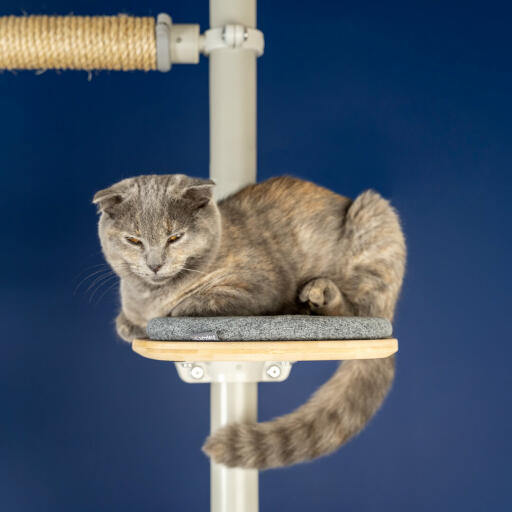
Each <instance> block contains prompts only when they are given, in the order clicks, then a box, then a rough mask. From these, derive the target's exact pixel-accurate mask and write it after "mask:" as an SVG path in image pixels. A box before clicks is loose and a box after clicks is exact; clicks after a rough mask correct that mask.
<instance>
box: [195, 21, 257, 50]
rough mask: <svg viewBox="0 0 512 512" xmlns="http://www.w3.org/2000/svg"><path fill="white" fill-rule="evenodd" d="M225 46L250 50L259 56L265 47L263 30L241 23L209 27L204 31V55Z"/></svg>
mask: <svg viewBox="0 0 512 512" xmlns="http://www.w3.org/2000/svg"><path fill="white" fill-rule="evenodd" d="M226 48H241V49H243V50H251V51H253V52H255V53H256V55H257V56H258V57H260V56H261V55H263V50H264V48H265V40H264V38H263V32H261V31H259V30H257V29H255V28H249V27H244V26H243V25H225V26H224V27H217V28H211V29H209V30H207V31H206V32H205V33H204V44H203V48H202V51H203V53H204V54H205V55H209V54H210V53H211V52H213V51H215V50H223V49H226Z"/></svg>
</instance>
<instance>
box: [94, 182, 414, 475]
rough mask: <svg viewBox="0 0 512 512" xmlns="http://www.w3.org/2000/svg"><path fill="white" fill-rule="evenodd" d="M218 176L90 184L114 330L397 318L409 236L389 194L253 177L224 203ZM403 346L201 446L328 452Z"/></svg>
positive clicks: (252, 462) (372, 397)
mask: <svg viewBox="0 0 512 512" xmlns="http://www.w3.org/2000/svg"><path fill="white" fill-rule="evenodd" d="M213 185H214V183H213V182H212V181H210V180H203V179H197V178H190V177H188V176H185V175H181V174H175V175H160V176H157V175H148V176H139V177H135V178H129V179H126V180H123V181H120V182H119V183H116V184H115V185H113V186H112V187H110V188H108V189H105V190H101V191H99V192H97V193H96V195H95V196H94V200H93V201H94V203H96V204H97V205H98V209H99V211H100V212H101V217H100V221H99V235H100V240H101V246H102V248H103V253H104V254H105V257H106V259H107V261H108V263H109V264H110V265H111V266H112V268H113V269H114V271H115V272H116V273H117V274H118V275H119V277H120V278H121V299H122V311H121V313H120V314H119V316H118V317H117V331H118V333H119V335H120V336H121V337H122V338H124V339H125V340H127V341H132V340H133V339H134V338H136V337H145V326H146V323H147V322H148V320H149V319H151V318H154V317H159V316H213V315H276V314H293V313H304V312H305V309H309V310H310V311H311V312H313V313H314V314H321V315H349V316H356V315H357V316H377V317H383V318H388V319H389V320H391V319H392V317H393V313H394V309H395V304H396V301H397V297H398V294H399V291H400V287H401V284H402V279H403V274H404V266H405V253H406V250H405V242H404V237H403V234H402V230H401V228H400V223H399V219H398V217H397V215H396V213H395V211H394V210H393V208H392V207H391V206H390V205H389V203H388V202H387V201H386V200H384V199H383V198H382V197H381V196H379V195H378V194H377V193H375V192H373V191H367V192H364V193H363V194H361V195H360V196H358V197H357V198H356V199H355V200H354V201H351V200H350V199H347V198H345V197H342V196H340V195H338V194H335V193H334V192H331V191H329V190H327V189H325V188H322V187H319V186H317V185H314V184H313V183H309V182H306V181H302V180H299V179H294V178H290V177H280V178H273V179H271V180H268V181H265V182H263V183H260V184H256V185H249V186H248V187H246V188H244V189H242V190H240V191H239V192H237V193H236V194H234V195H232V196H230V197H228V198H226V199H224V200H222V201H220V202H219V203H218V204H216V203H215V202H214V201H213V200H212V187H213ZM393 377H394V358H393V357H390V358H387V359H375V360H355V361H346V362H344V363H343V364H342V365H341V366H340V367H339V369H338V370H337V371H336V372H335V374H334V375H333V376H332V377H331V379H330V380H329V381H328V382H327V383H326V384H324V385H323V386H322V387H321V388H320V389H319V390H318V391H317V392H316V393H315V394H314V395H313V396H312V398H311V399H310V400H309V401H308V402H307V403H305V404H304V405H302V406H301V407H299V408H298V409H297V410H295V411H294V412H292V413H290V414H288V415H285V416H282V417H280V418H277V419H275V420H273V421H269V422H266V423H253V424H232V425H228V426H226V427H223V428H221V429H220V430H218V431H217V432H215V433H214V434H213V435H212V436H210V437H209V438H208V439H207V441H206V444H205V445H204V447H203V449H204V451H205V452H206V453H207V454H208V455H209V456H211V457H212V458H213V459H214V460H215V461H216V462H218V463H222V464H226V465H227V466H231V467H244V468H258V469H265V468H271V467H279V466H284V465H288V464H294V463H297V462H301V461H305V460H308V459H312V458H314V457H318V456H320V455H324V454H327V453H329V452H331V451H333V450H335V449H336V448H338V447H339V446H341V445H342V444H343V443H344V442H346V441H347V440H348V439H350V438H351V437H352V436H354V435H355V434H357V433H358V432H359V431H360V430H361V429H362V428H363V427H364V426H365V424H366V423H367V422H368V421H369V420H370V419H371V417H372V416H373V415H374V413H375V412H376V411H377V409H378V408H379V406H380V405H381V403H382V401H383V400H384V398H385V396H386V394H387V392H388V390H389V388H390V386H391V383H392V381H393Z"/></svg>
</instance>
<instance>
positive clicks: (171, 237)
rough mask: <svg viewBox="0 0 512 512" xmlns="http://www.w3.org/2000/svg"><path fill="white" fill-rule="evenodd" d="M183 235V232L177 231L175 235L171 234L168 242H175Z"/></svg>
mask: <svg viewBox="0 0 512 512" xmlns="http://www.w3.org/2000/svg"><path fill="white" fill-rule="evenodd" d="M182 236H183V233H176V234H174V235H171V236H170V237H169V238H168V239H167V243H168V244H173V243H174V242H177V241H178V240H179V239H180V238H181V237H182Z"/></svg>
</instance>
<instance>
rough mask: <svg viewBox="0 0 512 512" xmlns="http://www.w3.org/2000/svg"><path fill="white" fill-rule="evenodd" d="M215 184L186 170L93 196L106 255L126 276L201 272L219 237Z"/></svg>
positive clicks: (152, 279)
mask: <svg viewBox="0 0 512 512" xmlns="http://www.w3.org/2000/svg"><path fill="white" fill-rule="evenodd" d="M213 185H214V182H213V181H211V180H204V179H199V178H190V177H188V176H185V175H183V174H167V175H145V176H137V177H135V178H128V179H125V180H122V181H120V182H118V183H116V184H114V185H112V186H111V187H109V188H107V189H104V190H100V191H99V192H97V193H96V194H95V195H94V199H93V203H95V204H96V205H97V206H98V211H99V212H100V213H101V217H100V221H99V235H100V240H101V246H102V248H103V253H104V255H105V257H106V259H107V261H108V262H109V263H110V265H111V266H112V268H113V269H114V270H115V271H116V272H117V274H119V275H120V276H121V277H124V276H126V275H129V274H132V275H133V274H135V275H136V276H138V277H139V278H141V279H143V280H144V281H146V282H147V283H151V284H153V285H158V284H163V283H166V282H167V281H169V280H170V279H172V278H175V277H177V276H178V274H180V275H190V276H192V275H196V276H199V275H200V274H198V273H196V272H194V271H195V270H200V268H201V266H202V265H203V264H204V262H206V261H207V260H208V259H209V258H210V257H211V256H212V254H213V253H215V252H216V250H217V247H218V244H219V239H220V229H221V228H220V214H219V210H218V208H217V205H216V204H215V202H214V201H213V200H212V187H213Z"/></svg>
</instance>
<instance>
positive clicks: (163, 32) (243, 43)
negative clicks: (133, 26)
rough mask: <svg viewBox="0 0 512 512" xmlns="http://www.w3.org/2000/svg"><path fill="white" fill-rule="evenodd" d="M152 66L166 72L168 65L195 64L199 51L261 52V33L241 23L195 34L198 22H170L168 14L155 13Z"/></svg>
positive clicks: (205, 52) (258, 53)
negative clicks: (154, 55)
mask: <svg viewBox="0 0 512 512" xmlns="http://www.w3.org/2000/svg"><path fill="white" fill-rule="evenodd" d="M155 36H156V67H157V69H158V70H159V71H169V70H170V69H171V66H172V64H197V63H198V62H199V53H200V52H202V53H204V54H205V55H209V54H210V53H211V52H213V51H215V50H222V49H226V48H242V49H244V50H249V51H253V52H255V53H256V55H257V56H258V57H259V56H260V55H263V48H264V47H265V41H264V39H263V33H262V32H260V31H259V30H256V29H254V28H248V27H244V26H243V25H225V26H224V27H217V28H211V29H209V30H207V31H206V32H205V33H204V35H200V34H199V25H195V24H179V25H177V24H173V22H172V19H171V17H170V16H169V15H168V14H159V15H158V17H157V20H156V27H155Z"/></svg>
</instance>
